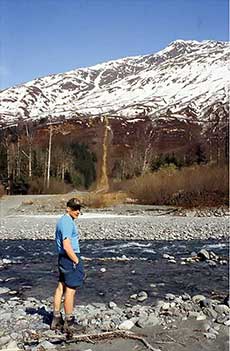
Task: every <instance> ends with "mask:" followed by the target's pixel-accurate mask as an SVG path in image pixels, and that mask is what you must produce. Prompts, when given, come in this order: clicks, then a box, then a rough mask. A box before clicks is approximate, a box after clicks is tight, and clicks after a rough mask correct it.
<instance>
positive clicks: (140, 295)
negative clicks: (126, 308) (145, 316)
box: [137, 291, 148, 302]
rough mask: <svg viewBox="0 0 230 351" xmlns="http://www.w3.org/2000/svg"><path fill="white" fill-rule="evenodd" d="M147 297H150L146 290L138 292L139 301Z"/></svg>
mask: <svg viewBox="0 0 230 351" xmlns="http://www.w3.org/2000/svg"><path fill="white" fill-rule="evenodd" d="M147 298H148V294H147V292H146V291H140V292H139V293H138V294H137V301H139V302H143V301H145V300H146V299H147Z"/></svg>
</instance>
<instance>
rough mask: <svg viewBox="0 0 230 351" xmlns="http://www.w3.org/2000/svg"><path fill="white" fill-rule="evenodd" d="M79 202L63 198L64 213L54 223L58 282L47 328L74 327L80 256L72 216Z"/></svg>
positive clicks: (80, 281) (81, 273) (67, 329)
mask: <svg viewBox="0 0 230 351" xmlns="http://www.w3.org/2000/svg"><path fill="white" fill-rule="evenodd" d="M80 210H81V205H80V202H79V200H78V199H76V198H72V199H70V200H69V201H68V202H67V209H66V214H65V215H63V216H62V217H61V218H60V219H59V221H58V222H57V226H56V233H55V240H56V247H57V251H58V269H59V282H58V285H57V288H56V290H55V294H54V304H53V320H52V323H51V329H52V330H56V329H60V330H63V331H64V332H67V333H68V332H70V331H71V330H73V329H74V328H75V327H76V322H75V319H74V316H73V307H74V298H75V292H76V288H77V287H80V286H82V283H83V278H84V269H83V264H82V260H81V257H80V247H79V236H78V229H77V226H76V225H75V223H74V220H75V219H77V218H78V216H79V214H80ZM63 296H64V311H65V320H63V318H62V315H61V312H60V310H61V302H62V297H63Z"/></svg>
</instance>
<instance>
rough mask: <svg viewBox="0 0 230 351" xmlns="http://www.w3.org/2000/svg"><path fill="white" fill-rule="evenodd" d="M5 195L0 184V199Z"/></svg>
mask: <svg viewBox="0 0 230 351" xmlns="http://www.w3.org/2000/svg"><path fill="white" fill-rule="evenodd" d="M4 194H5V188H4V186H3V185H2V184H1V183H0V197H2V196H3V195H4Z"/></svg>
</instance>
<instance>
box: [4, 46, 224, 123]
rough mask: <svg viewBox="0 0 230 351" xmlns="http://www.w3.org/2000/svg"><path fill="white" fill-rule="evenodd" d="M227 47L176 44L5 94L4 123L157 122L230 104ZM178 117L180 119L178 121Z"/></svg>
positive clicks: (44, 79)
mask: <svg viewBox="0 0 230 351" xmlns="http://www.w3.org/2000/svg"><path fill="white" fill-rule="evenodd" d="M229 54H230V47H229V43H228V42H220V41H213V40H211V41H210V40H205V41H202V42H198V41H195V40H189V41H185V40H176V41H174V42H172V43H170V44H169V45H168V46H167V47H166V48H164V49H163V50H160V51H159V52H157V53H155V54H147V55H138V56H129V57H125V58H121V59H118V60H110V61H107V62H104V63H99V64H96V65H93V66H90V67H85V68H78V69H75V70H71V71H68V72H65V73H58V74H52V75H48V76H45V77H42V78H37V79H34V80H32V81H30V82H27V83H25V84H20V85H17V86H14V87H12V88H8V89H5V90H3V91H1V92H0V98H1V105H2V106H1V109H0V123H1V125H2V126H7V125H11V124H14V123H17V121H18V120H27V119H31V120H37V119H41V118H44V117H48V116H50V118H54V119H59V118H65V119H72V118H74V116H75V115H76V114H77V115H81V116H82V117H84V116H98V115H101V114H108V115H114V116H117V117H118V116H120V117H124V118H128V119H130V118H131V119H133V118H136V117H138V116H149V117H150V118H151V119H152V120H153V121H154V120H155V119H156V118H158V117H159V116H160V115H161V114H162V113H166V112H167V111H168V110H170V112H171V113H172V114H173V113H174V114H178V113H180V112H179V111H181V110H183V109H185V108H186V107H190V108H192V109H194V111H195V114H196V116H197V118H198V120H200V121H201V122H202V119H203V116H204V115H205V113H206V111H207V109H208V108H209V107H210V106H212V105H213V104H216V103H222V104H226V103H227V102H228V87H227V84H228V81H229V78H230V72H229V69H228V66H227V63H228V62H229V57H230V55H229ZM178 118H179V117H178Z"/></svg>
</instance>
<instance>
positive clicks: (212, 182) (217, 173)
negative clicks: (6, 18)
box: [127, 165, 229, 207]
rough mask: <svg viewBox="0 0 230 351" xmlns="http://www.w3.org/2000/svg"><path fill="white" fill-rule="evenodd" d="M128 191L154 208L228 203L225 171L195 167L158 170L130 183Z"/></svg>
mask: <svg viewBox="0 0 230 351" xmlns="http://www.w3.org/2000/svg"><path fill="white" fill-rule="evenodd" d="M127 188H128V190H129V193H130V194H131V196H133V197H135V198H136V199H138V201H139V202H141V203H145V204H154V205H180V206H189V207H190V206H214V205H223V204H227V202H228V189H229V185H228V168H227V167H217V166H216V165H202V166H201V165H196V166H191V167H185V168H182V169H181V170H178V169H175V168H173V167H168V168H167V167H166V168H162V169H160V170H159V171H158V172H154V173H152V174H145V175H143V176H141V177H138V178H136V179H135V180H133V181H130V182H129V183H128V184H127Z"/></svg>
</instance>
